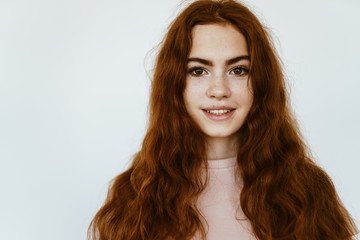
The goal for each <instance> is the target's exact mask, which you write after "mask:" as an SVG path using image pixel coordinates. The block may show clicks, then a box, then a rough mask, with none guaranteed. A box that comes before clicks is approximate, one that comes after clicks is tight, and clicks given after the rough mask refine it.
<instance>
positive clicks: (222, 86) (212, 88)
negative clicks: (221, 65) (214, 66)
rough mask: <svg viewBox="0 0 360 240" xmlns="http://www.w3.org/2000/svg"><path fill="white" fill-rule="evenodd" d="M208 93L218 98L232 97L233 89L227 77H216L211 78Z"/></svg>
mask: <svg viewBox="0 0 360 240" xmlns="http://www.w3.org/2000/svg"><path fill="white" fill-rule="evenodd" d="M206 93H207V95H208V97H210V98H215V99H218V100H221V99H223V98H228V97H230V94H231V91H230V88H229V86H228V83H227V79H226V78H224V77H216V78H214V79H213V80H211V83H210V85H209V87H208V89H207V92H206Z"/></svg>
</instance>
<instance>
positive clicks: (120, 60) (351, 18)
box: [0, 0, 360, 240]
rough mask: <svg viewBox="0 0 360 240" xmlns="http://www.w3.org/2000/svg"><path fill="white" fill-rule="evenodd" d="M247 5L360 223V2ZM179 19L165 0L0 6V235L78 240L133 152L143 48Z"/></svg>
mask: <svg viewBox="0 0 360 240" xmlns="http://www.w3.org/2000/svg"><path fill="white" fill-rule="evenodd" d="M247 3H248V6H249V7H250V8H251V9H253V10H254V11H255V13H256V14H257V15H258V16H259V18H260V19H262V21H263V22H264V23H265V24H266V25H267V26H269V28H270V29H271V30H272V32H273V33H274V35H275V37H274V41H275V43H276V45H277V47H278V50H279V53H280V56H281V57H282V59H283V62H284V65H285V67H286V74H287V76H288V79H289V82H290V86H291V96H292V98H291V100H292V102H293V107H294V111H295V112H296V115H297V117H298V120H299V123H300V126H301V128H302V131H303V134H304V136H305V138H306V139H307V142H308V144H309V146H310V147H311V149H312V150H313V153H314V156H315V159H316V161H317V162H318V163H319V164H320V165H321V166H322V167H323V168H325V169H326V171H327V172H328V173H329V174H330V176H331V177H332V179H333V181H334V183H335V186H336V187H337V190H338V193H339V195H340V197H341V199H342V200H343V202H344V204H345V205H346V207H347V208H348V210H349V211H350V213H351V214H352V215H353V216H354V218H355V219H357V222H358V223H359V220H360V204H359V203H360V192H359V184H360V174H359V167H360V138H359V136H360V126H359V123H360V97H359V94H358V92H359V89H360V78H359V68H360V64H359V62H360V61H359V56H360V33H359V29H360V16H359V10H360V1H358V0H317V1H313V0H302V1H292V0H277V1H275V0H274V1H268V0H258V1H255V0H254V1H251V0H247ZM182 6H183V5H182ZM178 12H179V2H178V1H169V0H152V1H145V0H141V1H140V0H139V1H119V0H117V1H115V0H103V1H95V0H86V1H85V0H71V1H70V0H61V1H60V0H32V1H30V0H0V163H1V165H0V190H1V198H0V233H1V239H8V240H11V239H31V240H35V239H36V240H48V239H54V240H56V239H59V240H60V239H61V240H63V239H67V240H72V239H74V240H75V239H85V237H86V231H87V227H88V225H89V222H90V221H91V219H92V217H93V216H94V214H95V213H96V211H97V210H98V209H99V208H100V206H101V205H102V203H103V201H104V198H105V195H106V192H107V186H108V182H109V181H110V180H111V179H112V178H113V177H115V176H116V175H117V174H119V173H120V172H122V171H123V170H124V169H125V168H126V166H128V163H129V160H130V158H131V156H132V154H134V153H135V152H136V151H137V150H138V149H139V147H140V144H141V141H142V138H143V136H144V132H145V129H146V121H147V120H146V116H147V115H146V114H147V112H146V111H147V101H148V90H149V85H150V81H149V79H148V77H147V75H146V71H149V70H150V69H151V64H152V56H153V54H151V53H150V50H151V49H152V48H153V47H154V46H155V45H157V44H158V43H159V42H160V40H161V39H162V36H163V34H164V33H165V32H166V27H167V25H168V23H169V22H170V21H171V20H172V19H173V17H174V16H175V15H176V14H177V13H178ZM164 114H166V113H164Z"/></svg>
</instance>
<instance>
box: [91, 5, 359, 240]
mask: <svg viewBox="0 0 360 240" xmlns="http://www.w3.org/2000/svg"><path fill="white" fill-rule="evenodd" d="M214 23H219V24H224V23H227V24H232V25H233V26H234V27H236V28H237V29H238V30H239V32H240V33H241V34H243V35H244V37H245V39H246V41H247V46H248V52H249V55H250V70H249V74H250V78H249V79H250V81H251V84H252V88H253V95H254V101H253V105H252V107H251V109H250V111H249V113H248V116H247V119H246V121H245V123H244V124H243V126H242V127H241V129H240V130H239V136H240V138H239V141H240V142H239V143H240V144H239V146H240V147H239V149H238V154H237V163H238V169H239V171H240V173H241V175H242V177H243V184H244V185H243V188H242V191H241V194H240V195H239V202H240V205H241V208H242V210H243V211H244V213H245V215H246V216H247V218H248V219H249V221H250V222H251V226H252V230H253V232H254V234H255V236H256V237H257V238H258V239H263V240H265V239H266V240H275V239H276V240H277V239H306V240H321V239H327V240H335V239H354V235H355V234H356V233H357V231H358V230H357V228H356V226H355V224H354V222H353V220H352V219H351V216H350V215H349V213H348V212H347V211H346V209H345V208H344V206H343V205H342V203H341V201H340V199H339V197H338V195H337V193H336V191H335V188H334V185H333V183H332V181H331V180H330V178H329V176H328V175H327V174H326V173H325V172H324V171H323V170H322V169H321V168H320V167H318V166H317V165H316V164H315V163H314V162H313V161H312V159H311V157H310V154H309V151H308V150H307V148H306V146H305V144H304V142H303V140H302V138H301V135H300V133H299V129H298V127H297V125H296V121H295V120H294V118H293V117H292V114H291V111H290V107H289V103H288V98H287V91H286V86H285V81H284V75H283V72H282V69H281V64H280V62H279V59H278V57H277V55H276V53H275V50H274V47H273V46H272V43H271V41H270V37H269V34H268V33H267V31H266V29H265V28H264V27H263V26H262V24H261V23H260V21H259V20H258V19H257V18H256V16H255V15H254V14H253V13H252V12H251V11H249V9H248V8H246V7H245V6H243V5H242V4H240V3H237V2H235V1H232V0H223V1H212V0H201V1H195V2H193V3H192V4H190V5H189V6H188V7H187V8H186V9H185V10H184V11H182V13H181V14H180V15H179V16H178V17H177V18H176V19H175V20H174V21H173V22H172V24H171V25H170V27H169V29H168V32H167V34H166V36H165V38H164V40H163V42H162V45H161V49H160V51H159V53H158V55H157V59H156V63H155V69H154V75H153V79H152V86H151V95H150V103H149V126H148V129H147V132H146V135H145V138H144V140H143V143H142V147H141V150H140V151H139V152H138V153H137V154H136V155H135V156H134V159H133V162H132V165H131V166H130V167H129V169H128V170H126V171H125V172H123V173H122V174H120V175H119V176H117V177H116V178H115V179H114V181H113V182H112V184H111V187H110V189H109V192H108V196H107V199H106V201H105V204H104V205H103V206H102V208H101V209H100V210H99V211H98V213H97V214H96V216H95V218H94V219H93V221H92V222H91V225H90V227H89V231H88V238H89V239H98V240H115V239H125V240H129V239H136V240H138V239H139V240H140V239H143V240H145V239H146V240H149V239H181V240H183V239H191V238H193V237H194V236H195V235H196V234H197V233H200V234H201V237H202V238H205V237H206V233H205V227H204V226H203V224H204V221H203V220H204V219H203V217H202V216H201V214H200V212H199V210H198V209H197V208H196V200H197V198H198V197H199V195H200V194H201V192H202V191H203V190H204V188H205V187H206V184H207V181H206V178H205V181H204V177H203V172H204V168H203V166H205V167H206V168H207V161H205V160H206V152H207V150H206V142H205V139H206V138H205V136H204V134H203V133H202V132H201V130H200V128H199V126H197V125H196V124H195V122H194V121H193V120H192V119H191V118H190V117H189V115H188V113H187V111H186V108H185V105H184V99H183V92H184V89H185V84H186V72H187V71H186V70H187V58H188V55H189V52H190V49H191V46H192V45H191V43H192V37H191V36H192V35H191V30H192V28H193V27H194V26H195V25H197V24H214Z"/></svg>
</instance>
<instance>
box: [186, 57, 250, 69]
mask: <svg viewBox="0 0 360 240" xmlns="http://www.w3.org/2000/svg"><path fill="white" fill-rule="evenodd" d="M241 60H250V57H249V56H248V55H241V56H238V57H234V58H231V59H229V60H227V61H226V65H231V64H234V63H236V62H239V61H241ZM187 62H188V63H189V62H199V63H202V64H204V65H207V66H214V63H213V62H212V61H210V60H206V59H203V58H197V57H194V58H189V59H188V60H187Z"/></svg>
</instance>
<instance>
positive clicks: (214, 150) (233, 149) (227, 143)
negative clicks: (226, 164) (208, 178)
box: [206, 135, 238, 160]
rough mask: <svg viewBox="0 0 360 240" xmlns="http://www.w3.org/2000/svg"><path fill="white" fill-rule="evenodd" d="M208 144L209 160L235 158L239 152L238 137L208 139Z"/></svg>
mask: <svg viewBox="0 0 360 240" xmlns="http://www.w3.org/2000/svg"><path fill="white" fill-rule="evenodd" d="M206 142H207V159H208V160H214V159H223V158H231V157H235V156H236V154H237V150H238V139H237V137H236V136H235V135H234V136H230V137H219V138H210V137H209V138H208V139H207V140H206Z"/></svg>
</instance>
